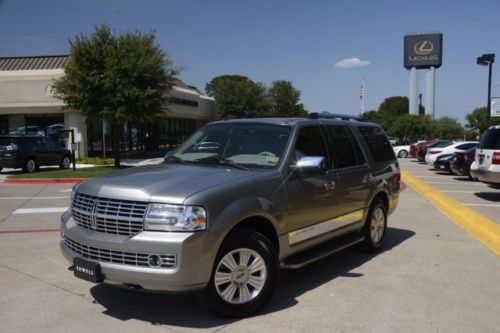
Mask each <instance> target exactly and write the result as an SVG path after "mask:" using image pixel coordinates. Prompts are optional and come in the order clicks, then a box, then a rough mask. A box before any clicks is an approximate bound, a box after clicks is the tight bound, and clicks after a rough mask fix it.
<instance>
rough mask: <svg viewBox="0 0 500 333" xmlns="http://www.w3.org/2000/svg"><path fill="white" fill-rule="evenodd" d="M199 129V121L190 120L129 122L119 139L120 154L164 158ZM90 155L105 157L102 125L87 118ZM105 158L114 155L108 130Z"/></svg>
mask: <svg viewBox="0 0 500 333" xmlns="http://www.w3.org/2000/svg"><path fill="white" fill-rule="evenodd" d="M195 130H196V121H195V120H191V119H166V118H161V119H159V120H157V121H156V122H155V123H154V124H142V125H139V124H130V123H126V124H125V125H124V128H123V132H122V137H121V140H120V151H121V152H124V153H131V154H134V153H146V152H147V153H148V154H155V153H156V154H157V155H158V156H161V155H163V154H164V153H165V151H166V150H170V149H173V148H175V147H177V146H178V145H180V144H181V143H182V142H184V140H185V139H186V138H187V137H189V136H190V135H191V134H192V133H194V131H195ZM87 134H88V143H89V146H88V148H89V156H103V152H102V123H101V121H100V120H90V119H87ZM105 141H106V155H107V156H111V153H112V144H111V132H110V126H109V124H108V126H107V128H106V137H105Z"/></svg>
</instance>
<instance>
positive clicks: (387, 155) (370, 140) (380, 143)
mask: <svg viewBox="0 0 500 333" xmlns="http://www.w3.org/2000/svg"><path fill="white" fill-rule="evenodd" d="M359 130H360V132H361V134H362V135H363V138H364V139H365V141H366V144H367V145H368V149H370V152H371V153H372V156H373V159H374V160H375V162H384V161H390V160H394V159H395V158H396V157H395V155H394V151H393V149H392V146H391V144H390V142H389V140H388V139H387V135H386V134H385V132H384V130H383V129H382V128H381V127H372V126H360V127H359Z"/></svg>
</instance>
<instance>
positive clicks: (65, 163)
mask: <svg viewBox="0 0 500 333" xmlns="http://www.w3.org/2000/svg"><path fill="white" fill-rule="evenodd" d="M70 167H71V158H70V157H69V156H64V157H63V158H62V160H61V163H59V168H61V169H69V168H70Z"/></svg>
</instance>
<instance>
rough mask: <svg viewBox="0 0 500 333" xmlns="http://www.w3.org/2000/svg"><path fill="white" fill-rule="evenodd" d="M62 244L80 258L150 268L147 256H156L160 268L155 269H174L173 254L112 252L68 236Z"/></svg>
mask: <svg viewBox="0 0 500 333" xmlns="http://www.w3.org/2000/svg"><path fill="white" fill-rule="evenodd" d="M62 237H63V240H64V244H66V246H67V247H68V248H69V249H71V251H73V252H75V253H78V254H79V255H81V256H82V257H85V258H88V259H93V260H96V261H100V262H110V263H115V264H123V265H131V266H140V267H151V266H150V265H149V256H150V255H157V256H158V257H160V258H161V264H160V266H157V267H155V268H174V267H175V265H176V261H177V260H176V256H175V254H155V253H136V252H128V251H127V252H125V251H121V250H112V249H106V248H101V247H93V246H88V245H85V244H82V243H78V242H76V241H74V240H72V239H70V238H68V236H66V235H63V236H62Z"/></svg>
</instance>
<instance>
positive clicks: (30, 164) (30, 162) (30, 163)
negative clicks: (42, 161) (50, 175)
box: [23, 157, 38, 173]
mask: <svg viewBox="0 0 500 333" xmlns="http://www.w3.org/2000/svg"><path fill="white" fill-rule="evenodd" d="M37 170H38V163H36V160H35V159H34V158H32V157H28V158H27V159H26V161H25V162H24V165H23V171H24V172H27V173H33V172H35V171H37Z"/></svg>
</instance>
